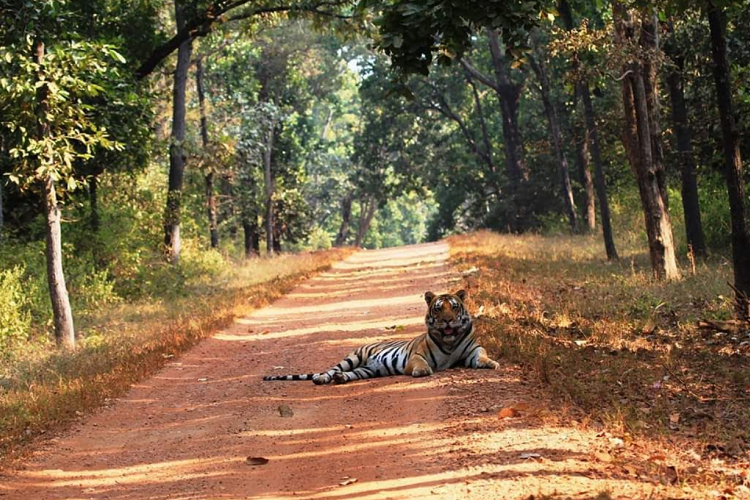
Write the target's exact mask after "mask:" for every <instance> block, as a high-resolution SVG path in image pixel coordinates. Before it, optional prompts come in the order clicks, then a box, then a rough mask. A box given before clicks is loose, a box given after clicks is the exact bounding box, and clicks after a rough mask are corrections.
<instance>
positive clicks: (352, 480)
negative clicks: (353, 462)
mask: <svg viewBox="0 0 750 500" xmlns="http://www.w3.org/2000/svg"><path fill="white" fill-rule="evenodd" d="M356 482H357V478H356V477H349V478H346V479H344V480H343V481H341V482H340V483H339V486H348V485H350V484H353V483H356Z"/></svg>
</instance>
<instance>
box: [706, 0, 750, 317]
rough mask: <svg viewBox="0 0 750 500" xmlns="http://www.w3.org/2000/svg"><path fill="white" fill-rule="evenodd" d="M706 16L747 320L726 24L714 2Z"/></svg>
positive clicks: (738, 284)
mask: <svg viewBox="0 0 750 500" xmlns="http://www.w3.org/2000/svg"><path fill="white" fill-rule="evenodd" d="M706 16H707V17H708V23H709V26H710V28H711V54H712V57H713V63H714V67H713V70H714V71H713V73H714V82H715V84H716V103H717V106H718V108H719V117H720V122H721V133H722V139H723V140H722V146H723V151H724V175H725V178H726V183H727V191H728V193H729V212H730V215H731V220H732V263H733V264H734V289H735V292H736V306H737V313H738V315H739V316H740V317H741V318H743V319H745V320H750V299H749V297H750V230H748V221H747V207H746V201H745V200H746V199H745V183H744V180H743V177H742V158H741V155H740V144H739V138H738V132H737V124H736V122H735V118H734V106H733V103H732V87H731V85H730V83H729V82H730V80H729V59H728V57H727V45H726V21H725V20H724V14H723V12H722V10H721V9H720V8H719V7H718V6H717V5H716V2H715V1H714V0H708V4H707V8H706Z"/></svg>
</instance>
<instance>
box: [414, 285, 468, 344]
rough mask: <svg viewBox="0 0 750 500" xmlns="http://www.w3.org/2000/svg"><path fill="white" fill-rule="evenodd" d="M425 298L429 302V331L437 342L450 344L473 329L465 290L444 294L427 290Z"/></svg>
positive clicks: (427, 322)
mask: <svg viewBox="0 0 750 500" xmlns="http://www.w3.org/2000/svg"><path fill="white" fill-rule="evenodd" d="M424 299H425V302H427V315H426V316H425V324H426V325H427V332H428V333H429V334H430V336H431V337H432V338H433V340H435V341H436V342H440V343H442V344H444V345H447V346H450V345H452V344H453V343H454V342H455V341H456V339H459V338H462V337H463V336H464V334H466V333H468V332H469V331H470V330H471V317H470V316H469V313H468V311H467V310H466V307H464V300H465V299H466V291H465V290H459V291H458V292H456V293H454V294H443V295H435V294H434V293H432V292H425V294H424Z"/></svg>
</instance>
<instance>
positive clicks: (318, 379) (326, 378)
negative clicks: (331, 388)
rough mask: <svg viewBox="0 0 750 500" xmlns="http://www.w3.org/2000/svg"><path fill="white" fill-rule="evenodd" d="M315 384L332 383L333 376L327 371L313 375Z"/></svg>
mask: <svg viewBox="0 0 750 500" xmlns="http://www.w3.org/2000/svg"><path fill="white" fill-rule="evenodd" d="M312 381H313V384H315V385H325V384H330V383H331V376H330V375H328V374H327V373H323V374H321V375H313V378H312Z"/></svg>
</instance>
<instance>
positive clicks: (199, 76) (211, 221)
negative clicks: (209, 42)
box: [195, 58, 219, 248]
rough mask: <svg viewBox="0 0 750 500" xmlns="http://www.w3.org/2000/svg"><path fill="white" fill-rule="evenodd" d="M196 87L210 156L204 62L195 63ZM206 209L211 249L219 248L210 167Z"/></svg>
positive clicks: (204, 136)
mask: <svg viewBox="0 0 750 500" xmlns="http://www.w3.org/2000/svg"><path fill="white" fill-rule="evenodd" d="M195 87H196V90H197V91H198V108H199V110H200V115H201V141H202V143H203V152H204V154H209V153H210V152H209V142H208V118H207V117H206V94H205V91H204V89H203V60H202V59H201V58H198V60H197V61H196V62H195ZM206 209H207V215H208V229H209V233H210V235H211V248H218V247H219V231H218V225H219V224H218V221H217V216H216V196H215V195H214V173H213V172H212V171H211V167H210V166H209V168H208V170H207V172H206Z"/></svg>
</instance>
